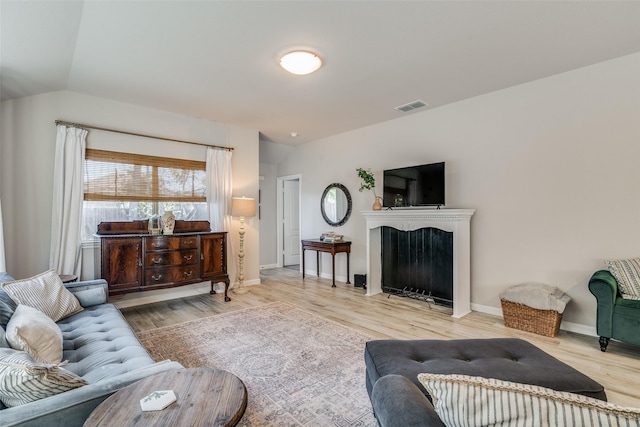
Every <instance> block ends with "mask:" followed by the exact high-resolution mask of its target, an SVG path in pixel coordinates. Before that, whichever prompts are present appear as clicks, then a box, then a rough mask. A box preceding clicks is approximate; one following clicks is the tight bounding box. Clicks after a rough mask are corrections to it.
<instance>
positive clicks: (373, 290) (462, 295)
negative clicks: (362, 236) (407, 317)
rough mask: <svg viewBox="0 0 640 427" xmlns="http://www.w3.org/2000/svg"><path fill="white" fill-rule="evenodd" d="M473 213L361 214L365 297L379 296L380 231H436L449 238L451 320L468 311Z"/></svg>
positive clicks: (401, 211) (402, 211)
mask: <svg viewBox="0 0 640 427" xmlns="http://www.w3.org/2000/svg"><path fill="white" fill-rule="evenodd" d="M474 212H475V209H395V210H383V211H364V212H363V213H362V214H363V215H364V217H365V219H366V224H367V243H366V249H367V282H368V283H367V295H369V296H371V295H376V294H379V293H381V292H382V282H383V273H382V246H383V242H382V240H383V239H382V233H383V231H382V230H383V227H390V228H393V229H396V230H399V231H414V230H419V229H423V228H434V229H438V230H441V231H444V232H447V233H450V235H451V259H452V266H451V277H452V300H453V301H452V303H451V304H452V308H453V313H452V316H453V317H462V316H464V315H466V314H468V313H469V312H470V311H471V217H472V216H473V214H474ZM385 286H386V285H385Z"/></svg>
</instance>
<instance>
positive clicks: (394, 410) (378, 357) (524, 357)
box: [364, 338, 607, 427]
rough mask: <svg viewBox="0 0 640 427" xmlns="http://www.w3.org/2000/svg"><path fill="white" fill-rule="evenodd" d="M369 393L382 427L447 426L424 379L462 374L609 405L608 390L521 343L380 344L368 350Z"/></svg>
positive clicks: (496, 340)
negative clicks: (422, 376) (429, 375)
mask: <svg viewBox="0 0 640 427" xmlns="http://www.w3.org/2000/svg"><path fill="white" fill-rule="evenodd" d="M364 359H365V365H366V385H367V392H368V393H369V397H370V399H371V406H372V407H373V411H374V413H375V416H376V419H377V420H378V424H379V425H380V426H381V427H387V426H389V427H396V426H403V427H423V426H424V427H427V426H444V424H443V423H442V421H441V420H440V417H438V414H437V413H436V411H435V409H434V408H433V405H432V404H431V398H430V397H429V395H428V394H427V391H426V390H425V389H424V387H423V386H422V384H420V381H418V374H420V373H424V372H428V373H432V374H461V375H471V376H480V377H485V378H496V379H500V380H504V381H513V382H517V383H525V384H534V385H539V386H542V387H547V388H551V389H554V390H559V391H567V392H571V393H578V394H582V395H585V396H588V397H593V398H596V399H600V400H607V396H606V394H605V392H604V387H603V386H602V385H601V384H599V383H597V382H596V381H594V380H592V379H591V378H589V377H587V376H586V375H584V374H582V373H580V372H578V371H577V370H575V369H574V368H572V367H570V366H568V365H566V364H564V363H563V362H561V361H559V360H558V359H556V358H554V357H553V356H551V355H549V354H547V353H545V352H544V351H542V350H540V349H539V348H537V347H536V346H534V345H533V344H531V343H529V342H527V341H524V340H522V339H517V338H492V339H464V340H407V341H402V340H376V341H369V342H368V343H366V345H365V351H364Z"/></svg>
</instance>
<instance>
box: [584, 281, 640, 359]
mask: <svg viewBox="0 0 640 427" xmlns="http://www.w3.org/2000/svg"><path fill="white" fill-rule="evenodd" d="M589 290H590V291H591V293H592V294H593V295H594V296H595V297H596V300H597V302H598V318H597V323H596V327H597V331H598V335H599V336H600V350H602V351H606V350H607V345H609V340H610V339H611V338H613V339H614V340H618V341H622V342H626V343H629V344H636V345H640V301H636V300H630V299H624V298H622V297H621V296H620V291H619V290H618V282H617V281H616V279H615V278H614V277H613V275H612V274H611V273H610V272H609V271H608V270H600V271H596V272H595V273H594V274H593V276H591V279H590V280H589Z"/></svg>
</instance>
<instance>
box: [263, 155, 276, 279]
mask: <svg viewBox="0 0 640 427" xmlns="http://www.w3.org/2000/svg"><path fill="white" fill-rule="evenodd" d="M277 171H278V167H277V165H274V164H268V163H260V193H261V200H260V213H261V214H260V268H273V267H276V266H277V264H278V244H277V227H276V221H277V215H276V196H277V195H276V188H277V185H276V184H277Z"/></svg>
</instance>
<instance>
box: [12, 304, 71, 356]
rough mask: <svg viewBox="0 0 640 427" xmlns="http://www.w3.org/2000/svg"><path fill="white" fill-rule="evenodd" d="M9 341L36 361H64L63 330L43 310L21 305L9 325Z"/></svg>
mask: <svg viewBox="0 0 640 427" xmlns="http://www.w3.org/2000/svg"><path fill="white" fill-rule="evenodd" d="M7 341H8V342H9V344H11V347H12V348H14V349H16V350H21V351H26V352H27V353H28V354H29V356H31V357H32V358H33V360H35V361H36V362H41V363H60V362H61V361H62V332H60V328H58V325H56V324H55V323H54V322H53V320H51V319H50V318H49V316H47V315H46V314H44V313H43V312H41V311H39V310H36V309H35V308H31V307H29V306H26V305H22V304H21V305H19V306H18V308H17V309H16V311H15V313H14V314H13V317H12V318H11V320H9V324H8V325H7Z"/></svg>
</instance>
